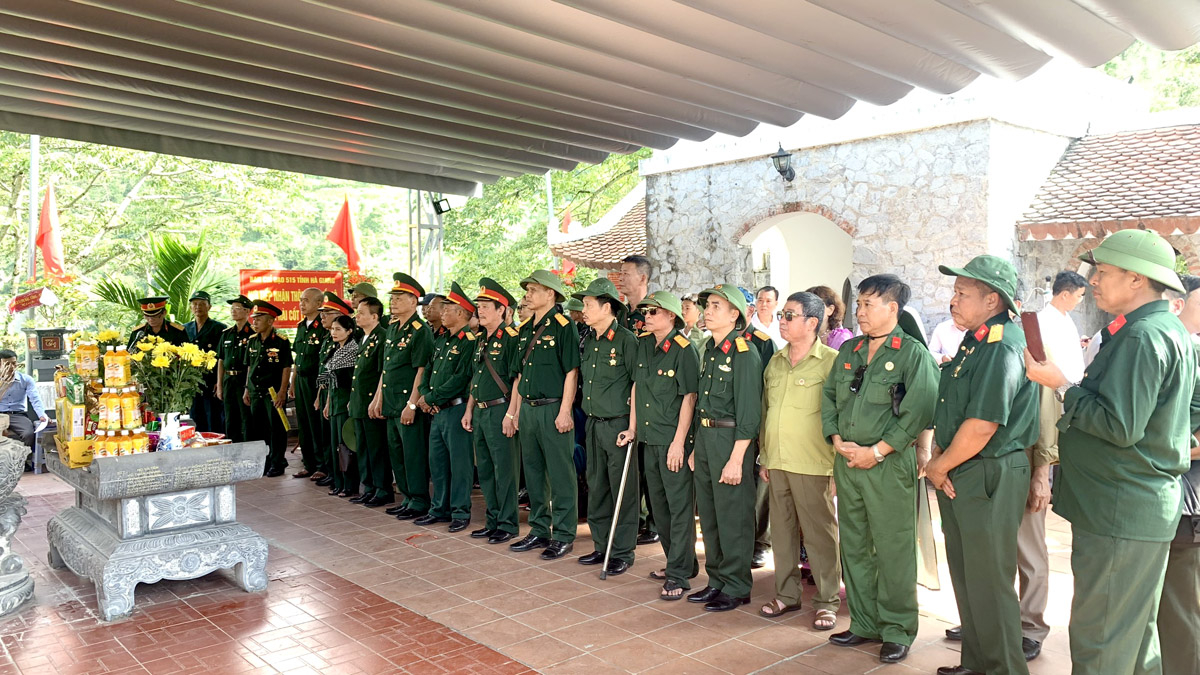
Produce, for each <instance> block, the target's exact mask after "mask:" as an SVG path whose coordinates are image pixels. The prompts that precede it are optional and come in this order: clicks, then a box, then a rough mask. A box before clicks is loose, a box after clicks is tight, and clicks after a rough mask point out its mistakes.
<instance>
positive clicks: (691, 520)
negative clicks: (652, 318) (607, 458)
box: [634, 291, 700, 590]
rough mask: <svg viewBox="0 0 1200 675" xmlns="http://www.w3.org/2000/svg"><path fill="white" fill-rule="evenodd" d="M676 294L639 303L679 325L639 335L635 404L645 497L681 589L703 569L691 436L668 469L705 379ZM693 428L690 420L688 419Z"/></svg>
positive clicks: (668, 567) (660, 293)
mask: <svg viewBox="0 0 1200 675" xmlns="http://www.w3.org/2000/svg"><path fill="white" fill-rule="evenodd" d="M680 304H681V303H680V302H679V300H678V299H677V298H675V296H673V295H670V294H669V293H666V292H664V291H656V292H654V293H651V294H650V295H649V296H647V297H646V299H645V300H643V301H642V302H641V304H640V305H639V306H640V307H660V308H662V309H665V310H667V311H669V312H671V313H673V314H675V317H676V318H675V329H674V330H672V331H671V332H670V333H668V334H667V336H666V337H664V338H663V339H662V341H661V342H660V341H658V339H657V338H655V336H654V334H653V333H643V334H642V335H641V337H640V338H639V339H638V351H637V360H636V361H637V363H636V366H635V368H634V405H635V406H636V410H635V417H636V419H637V427H636V431H637V439H638V441H639V442H640V443H641V444H642V446H643V451H642V453H641V456H642V457H643V458H644V459H645V465H644V466H643V467H642V473H643V474H644V475H645V477H646V487H647V492H646V500H647V501H648V502H649V504H650V509H651V510H652V511H653V512H654V525H655V527H656V528H657V529H658V533H659V537H660V541H661V542H662V547H663V554H664V555H665V556H666V558H667V565H666V570H667V582H668V583H671V584H674V585H675V586H676V587H678V588H682V589H685V590H686V589H689V588H691V582H690V581H689V580H690V579H691V578H692V577H694V576H696V575H697V574H698V573H699V571H700V568H699V563H698V561H697V560H696V521H695V515H694V514H695V511H696V487H695V484H694V480H693V471H692V469H690V468H689V467H688V463H687V456H688V455H690V454H691V451H692V448H691V445H692V444H691V440H690V439H689V438H686V437H685V438H684V439H683V453H684V457H683V466H681V467H680V468H679V470H678V471H671V470H670V469H668V468H667V454H668V453H669V452H670V449H671V445H672V444H673V443H674V442H675V437H676V433H677V431H678V429H679V415H680V412H681V409H682V407H683V399H684V397H686V396H687V395H689V394H697V393H698V391H699V389H698V387H699V379H700V355H699V353H698V352H697V351H696V346H695V345H694V344H693V343H691V342H690V341H689V340H688V339H687V338H685V337H684V336H683V335H682V334H681V332H680V327H681V326H682V325H683V320H682V319H680V318H679V317H680V316H681V315H682V313H683V309H682V308H681V307H680ZM688 424H689V427H690V424H691V420H690V419H689V420H688Z"/></svg>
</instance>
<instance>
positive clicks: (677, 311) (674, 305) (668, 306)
mask: <svg viewBox="0 0 1200 675" xmlns="http://www.w3.org/2000/svg"><path fill="white" fill-rule="evenodd" d="M693 302H694V301H693ZM643 307H658V308H659V309H665V310H667V311H668V312H670V313H672V314H674V315H675V327H676V328H678V329H679V330H683V327H684V325H685V324H684V323H683V302H682V301H680V299H679V298H677V297H675V296H674V295H672V294H670V293H668V292H666V291H654V292H653V293H651V294H650V295H647V296H646V297H645V298H643V299H642V301H641V302H639V303H638V309H641V308H643Z"/></svg>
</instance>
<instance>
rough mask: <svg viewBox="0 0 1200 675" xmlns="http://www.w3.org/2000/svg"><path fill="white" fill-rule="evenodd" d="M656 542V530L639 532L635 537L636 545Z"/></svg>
mask: <svg viewBox="0 0 1200 675" xmlns="http://www.w3.org/2000/svg"><path fill="white" fill-rule="evenodd" d="M657 542H658V533H657V532H639V533H638V537H637V545H638V546H645V545H646V544H654V543H657Z"/></svg>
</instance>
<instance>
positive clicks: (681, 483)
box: [642, 443, 700, 589]
mask: <svg viewBox="0 0 1200 675" xmlns="http://www.w3.org/2000/svg"><path fill="white" fill-rule="evenodd" d="M642 445H643V451H642V456H643V457H644V458H645V461H646V465H645V466H644V467H642V471H643V473H644V474H645V476H646V487H647V492H646V501H647V502H648V503H649V504H650V509H651V510H652V511H653V513H654V525H655V527H656V528H657V529H658V535H659V541H661V542H662V547H663V554H664V555H665V556H666V558H667V579H668V580H669V581H674V582H675V583H676V584H677V585H678V586H679V587H680V588H683V589H689V588H691V587H692V584H691V581H689V580H690V579H691V578H692V577H695V576H696V575H697V574H699V573H700V563H699V561H698V560H697V559H696V484H695V476H694V474H693V472H692V470H691V469H689V468H688V465H687V457H686V456H685V457H684V460H683V466H682V467H680V469H679V470H678V471H671V470H670V469H668V468H667V452H668V450H670V446H668V445H650V444H649V443H643V444H642Z"/></svg>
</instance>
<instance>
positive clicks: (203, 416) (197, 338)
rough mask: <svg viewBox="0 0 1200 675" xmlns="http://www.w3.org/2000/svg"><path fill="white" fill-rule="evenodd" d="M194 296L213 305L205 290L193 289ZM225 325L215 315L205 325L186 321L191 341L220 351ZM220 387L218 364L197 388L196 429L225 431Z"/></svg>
mask: <svg viewBox="0 0 1200 675" xmlns="http://www.w3.org/2000/svg"><path fill="white" fill-rule="evenodd" d="M191 300H204V301H206V302H208V303H209V305H210V306H211V304H212V298H211V297H210V296H209V295H208V293H206V292H204V291H196V292H195V293H193V294H192V297H191V298H190V300H189V301H191ZM225 328H226V326H225V324H223V323H221V322H220V321H215V320H213V319H209V320H207V321H205V322H204V325H203V326H199V327H197V325H196V321H195V320H192V321H189V322H187V323H185V324H184V325H183V330H184V332H185V333H186V334H187V341H188V342H191V343H192V344H194V345H196V346H197V347H199V348H200V349H203V350H204V351H206V352H212V353H214V354H216V353H217V348H218V347H219V346H220V342H221V333H222V331H224V330H225ZM216 389H217V369H216V368H214V369H212V370H210V371H208V372H206V373H204V380H203V384H201V387H200V391H198V392H196V397H195V398H194V399H192V411H191V414H192V421H193V422H195V423H196V431H212V432H216V433H225V413H224V406H223V405H222V403H221V401H220V399H218V398H217V391H216Z"/></svg>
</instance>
